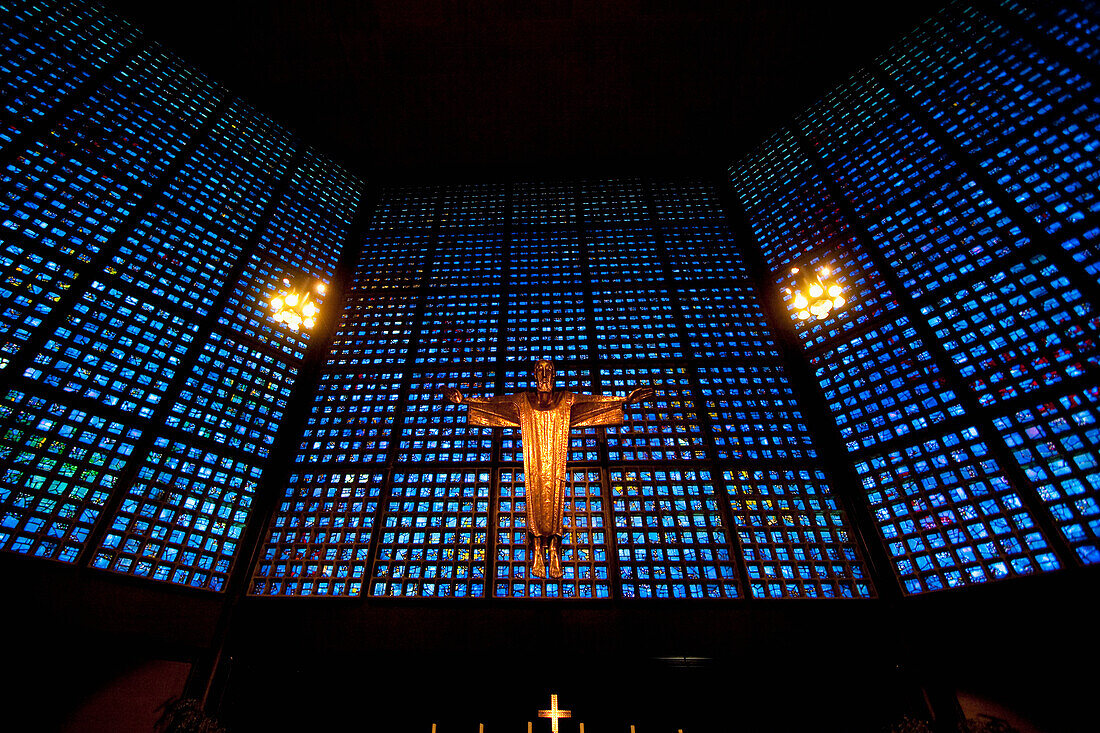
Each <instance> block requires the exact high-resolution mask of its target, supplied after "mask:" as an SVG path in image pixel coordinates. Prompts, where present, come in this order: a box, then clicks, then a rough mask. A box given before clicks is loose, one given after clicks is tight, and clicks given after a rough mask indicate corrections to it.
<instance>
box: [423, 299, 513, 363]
mask: <svg viewBox="0 0 1100 733" xmlns="http://www.w3.org/2000/svg"><path fill="white" fill-rule="evenodd" d="M501 299H502V298H501V295H500V294H499V293H463V294H438V293H429V294H428V296H427V299H426V303H425V306H424V317H423V320H422V321H421V327H420V343H419V344H418V346H417V350H416V363H417V364H428V365H434V364H438V363H441V362H443V363H446V362H453V363H484V362H491V361H495V359H496V355H497V333H498V330H499V328H500V306H501Z"/></svg>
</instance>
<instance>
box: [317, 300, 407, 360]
mask: <svg viewBox="0 0 1100 733" xmlns="http://www.w3.org/2000/svg"><path fill="white" fill-rule="evenodd" d="M414 309H415V304H414V303H413V301H412V299H411V298H406V297H397V296H388V295H368V294H364V293H363V292H362V291H357V290H354V291H352V292H351V293H350V294H349V295H348V296H347V297H346V298H345V299H344V310H343V311H342V312H341V313H340V326H339V328H338V329H337V332H336V336H335V338H334V339H333V342H332V349H331V350H330V351H329V356H328V361H327V362H326V363H327V364H328V365H329V366H340V367H366V366H373V367H379V366H392V365H399V364H404V363H405V359H406V355H407V353H408V350H409V338H410V336H411V334H412V316H413V311H414Z"/></svg>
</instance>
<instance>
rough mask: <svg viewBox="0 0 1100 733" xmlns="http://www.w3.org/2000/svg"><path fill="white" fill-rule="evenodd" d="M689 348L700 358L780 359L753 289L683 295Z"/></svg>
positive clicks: (697, 291)
mask: <svg viewBox="0 0 1100 733" xmlns="http://www.w3.org/2000/svg"><path fill="white" fill-rule="evenodd" d="M678 295H679V299H680V305H681V307H682V308H683V313H684V324H685V326H686V327H687V332H688V339H689V341H688V345H689V346H690V347H691V350H692V351H693V352H694V353H695V354H696V355H697V356H704V357H708V358H713V357H718V358H722V359H752V360H755V359H760V358H765V357H773V358H779V350H778V347H777V346H776V343H775V337H774V336H773V335H772V332H771V329H770V328H769V327H768V325H767V323H766V322H765V321H764V311H763V309H761V307H760V303H759V301H758V300H757V299H756V294H755V292H754V289H753V288H750V287H749V286H748V284H747V282H746V283H745V284H744V285H740V286H736V285H729V286H727V287H724V288H722V289H709V288H706V289H704V288H690V289H685V290H681V291H680V292H679V293H678Z"/></svg>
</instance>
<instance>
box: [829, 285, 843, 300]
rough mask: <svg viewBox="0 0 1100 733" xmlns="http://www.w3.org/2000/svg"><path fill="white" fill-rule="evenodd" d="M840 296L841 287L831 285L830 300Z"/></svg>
mask: <svg viewBox="0 0 1100 733" xmlns="http://www.w3.org/2000/svg"><path fill="white" fill-rule="evenodd" d="M838 295H840V286H839V285H830V286H829V297H830V298H835V297H837V296H838Z"/></svg>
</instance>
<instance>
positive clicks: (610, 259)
mask: <svg viewBox="0 0 1100 733" xmlns="http://www.w3.org/2000/svg"><path fill="white" fill-rule="evenodd" d="M585 241H586V243H587V245H588V269H589V272H590V273H591V276H592V282H593V283H597V284H603V285H615V284H617V283H620V282H660V281H662V280H663V279H664V272H665V267H664V262H662V260H661V254H660V251H659V250H658V249H657V238H656V236H655V235H654V234H653V232H652V230H650V229H648V228H646V229H623V228H619V229H610V228H606V229H589V230H588V231H587V232H586V233H585Z"/></svg>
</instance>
